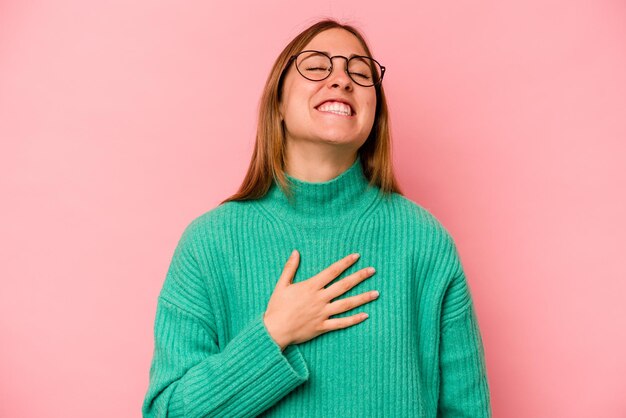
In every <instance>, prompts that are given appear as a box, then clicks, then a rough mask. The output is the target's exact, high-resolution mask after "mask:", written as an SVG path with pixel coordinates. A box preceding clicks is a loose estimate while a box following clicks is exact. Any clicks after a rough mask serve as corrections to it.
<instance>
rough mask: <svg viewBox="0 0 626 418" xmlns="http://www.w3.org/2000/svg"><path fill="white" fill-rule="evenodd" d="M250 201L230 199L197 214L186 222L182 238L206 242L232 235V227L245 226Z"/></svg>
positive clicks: (248, 216) (248, 214)
mask: <svg viewBox="0 0 626 418" xmlns="http://www.w3.org/2000/svg"><path fill="white" fill-rule="evenodd" d="M251 202H252V201H230V202H226V203H222V204H220V205H218V206H215V207H213V208H211V209H209V210H207V211H205V212H203V213H201V214H200V215H197V216H196V217H194V218H192V219H191V220H190V221H189V222H187V224H186V226H185V227H184V229H183V232H182V239H183V240H191V241H197V242H199V241H202V242H207V241H214V240H215V239H216V238H217V239H219V238H223V237H226V236H230V235H232V232H233V229H234V228H238V227H240V226H241V227H243V226H245V220H246V219H249V218H250V213H251V212H250V208H251V207H252V205H251ZM238 219H239V220H242V222H239V221H238Z"/></svg>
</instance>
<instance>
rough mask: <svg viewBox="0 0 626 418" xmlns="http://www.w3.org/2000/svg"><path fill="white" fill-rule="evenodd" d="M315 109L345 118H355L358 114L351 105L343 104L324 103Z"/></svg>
mask: <svg viewBox="0 0 626 418" xmlns="http://www.w3.org/2000/svg"><path fill="white" fill-rule="evenodd" d="M315 109H316V110H318V111H319V112H322V113H327V114H331V115H337V116H345V117H353V116H354V115H355V114H356V113H355V112H354V110H353V109H352V107H351V106H350V105H348V104H346V103H341V102H332V101H329V102H324V103H322V104H321V105H319V106H317V107H316V108H315Z"/></svg>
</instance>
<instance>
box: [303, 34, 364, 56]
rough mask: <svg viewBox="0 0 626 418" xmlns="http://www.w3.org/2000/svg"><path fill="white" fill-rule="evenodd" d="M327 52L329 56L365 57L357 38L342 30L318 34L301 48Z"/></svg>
mask: <svg viewBox="0 0 626 418" xmlns="http://www.w3.org/2000/svg"><path fill="white" fill-rule="evenodd" d="M302 49H303V50H305V49H315V50H317V51H324V52H327V53H328V54H329V55H344V56H346V57H349V56H350V55H353V54H355V55H367V54H366V53H365V49H363V47H362V46H361V43H360V42H359V40H358V38H357V37H356V36H354V35H353V34H352V33H350V32H348V31H347V30H344V29H339V28H332V29H327V30H325V31H324V32H320V33H318V34H317V35H315V37H314V38H313V39H311V41H310V42H309V43H308V44H306V45H305V46H304V48H302Z"/></svg>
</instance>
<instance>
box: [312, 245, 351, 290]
mask: <svg viewBox="0 0 626 418" xmlns="http://www.w3.org/2000/svg"><path fill="white" fill-rule="evenodd" d="M359 257H360V255H359V254H358V253H354V254H350V255H348V256H346V257H344V258H342V259H340V260H338V261H335V262H334V263H333V264H331V265H330V266H328V267H326V268H325V269H324V270H322V271H320V272H319V273H318V274H316V275H315V276H313V277H312V278H311V280H313V281H314V282H315V285H316V286H317V287H318V288H319V289H321V288H322V287H324V286H326V285H327V284H328V283H330V282H332V281H333V280H334V279H335V278H336V277H337V276H339V275H340V274H341V273H342V272H343V271H344V270H346V269H347V268H348V267H350V266H351V265H353V264H354V263H355V262H356V261H357V260H358V259H359Z"/></svg>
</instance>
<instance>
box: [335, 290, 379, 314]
mask: <svg viewBox="0 0 626 418" xmlns="http://www.w3.org/2000/svg"><path fill="white" fill-rule="evenodd" d="M377 298H378V291H376V290H372V291H369V292H365V293H361V294H360V295H356V296H350V297H348V298H343V299H338V300H336V301H334V302H331V303H329V304H328V311H327V312H328V315H329V316H332V315H337V314H338V313H342V312H347V311H349V310H351V309H354V308H356V307H357V306H361V305H364V304H366V303H367V302H371V301H373V300H375V299H377Z"/></svg>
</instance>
